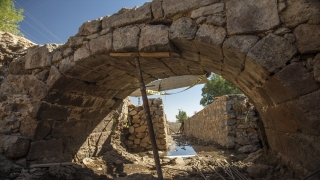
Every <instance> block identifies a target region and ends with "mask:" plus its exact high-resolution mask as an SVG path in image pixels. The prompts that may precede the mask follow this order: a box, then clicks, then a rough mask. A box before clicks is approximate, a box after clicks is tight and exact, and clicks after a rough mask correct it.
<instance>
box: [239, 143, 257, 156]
mask: <svg viewBox="0 0 320 180" xmlns="http://www.w3.org/2000/svg"><path fill="white" fill-rule="evenodd" d="M257 150H258V148H257V147H255V146H253V145H246V146H242V147H241V148H239V149H238V151H239V152H241V153H245V154H249V153H252V152H255V151H257Z"/></svg>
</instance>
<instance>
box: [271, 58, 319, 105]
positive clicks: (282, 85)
mask: <svg viewBox="0 0 320 180" xmlns="http://www.w3.org/2000/svg"><path fill="white" fill-rule="evenodd" d="M306 87H308V88H306ZM265 88H266V90H267V92H268V94H269V95H270V97H271V98H272V100H273V101H274V102H275V103H277V104H278V103H281V102H283V101H288V100H291V99H294V98H296V97H298V96H301V95H303V94H308V93H310V92H312V91H315V90H317V89H318V88H319V86H318V84H317V82H316V81H315V80H314V78H313V76H312V74H311V73H310V72H309V71H308V70H307V69H306V68H305V67H304V66H303V65H302V64H301V63H293V64H290V65H288V66H286V67H285V68H283V69H282V70H281V71H280V72H278V73H276V74H275V75H273V76H272V77H271V78H270V79H268V81H267V82H266V87H265Z"/></svg>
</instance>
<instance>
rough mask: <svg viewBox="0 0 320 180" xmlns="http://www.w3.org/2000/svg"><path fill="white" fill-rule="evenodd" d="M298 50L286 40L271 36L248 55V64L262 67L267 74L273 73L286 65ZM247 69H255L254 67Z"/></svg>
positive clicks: (260, 42)
mask: <svg viewBox="0 0 320 180" xmlns="http://www.w3.org/2000/svg"><path fill="white" fill-rule="evenodd" d="M296 52H297V49H296V48H295V47H294V46H293V45H292V44H290V43H289V42H288V41H287V40H286V39H285V38H283V37H280V36H276V35H274V34H272V33H271V34H269V35H267V36H266V37H264V38H263V39H262V40H260V41H259V42H258V43H257V44H256V45H255V46H254V47H253V48H252V49H251V50H250V51H249V53H248V55H247V62H248V61H253V62H252V64H258V65H260V66H262V67H263V68H264V69H265V70H267V72H265V73H267V74H268V73H272V72H274V71H275V70H276V69H278V68H280V67H282V66H283V65H285V64H286V63H287V62H288V61H290V60H291V58H292V57H293V55H295V54H296ZM247 62H246V68H250V69H255V70H257V68H254V67H249V66H248V67H247Z"/></svg>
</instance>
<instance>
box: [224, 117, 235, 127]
mask: <svg viewBox="0 0 320 180" xmlns="http://www.w3.org/2000/svg"><path fill="white" fill-rule="evenodd" d="M236 123H237V120H236V119H228V120H227V121H226V125H227V126H232V125H234V124H236Z"/></svg>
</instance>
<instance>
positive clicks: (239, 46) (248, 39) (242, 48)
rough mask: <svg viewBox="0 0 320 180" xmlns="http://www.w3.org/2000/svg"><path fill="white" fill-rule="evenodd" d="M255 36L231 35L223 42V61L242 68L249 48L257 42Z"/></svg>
mask: <svg viewBox="0 0 320 180" xmlns="http://www.w3.org/2000/svg"><path fill="white" fill-rule="evenodd" d="M258 40H259V38H258V37H257V36H232V37H230V38H229V39H227V40H226V41H225V42H224V43H223V54H224V57H225V59H224V63H225V64H227V65H228V67H229V66H231V67H236V68H239V69H240V70H242V69H243V68H244V61H245V58H246V55H247V53H248V52H249V50H250V49H251V48H252V47H253V46H254V45H255V44H256V43H257V42H258Z"/></svg>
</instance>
